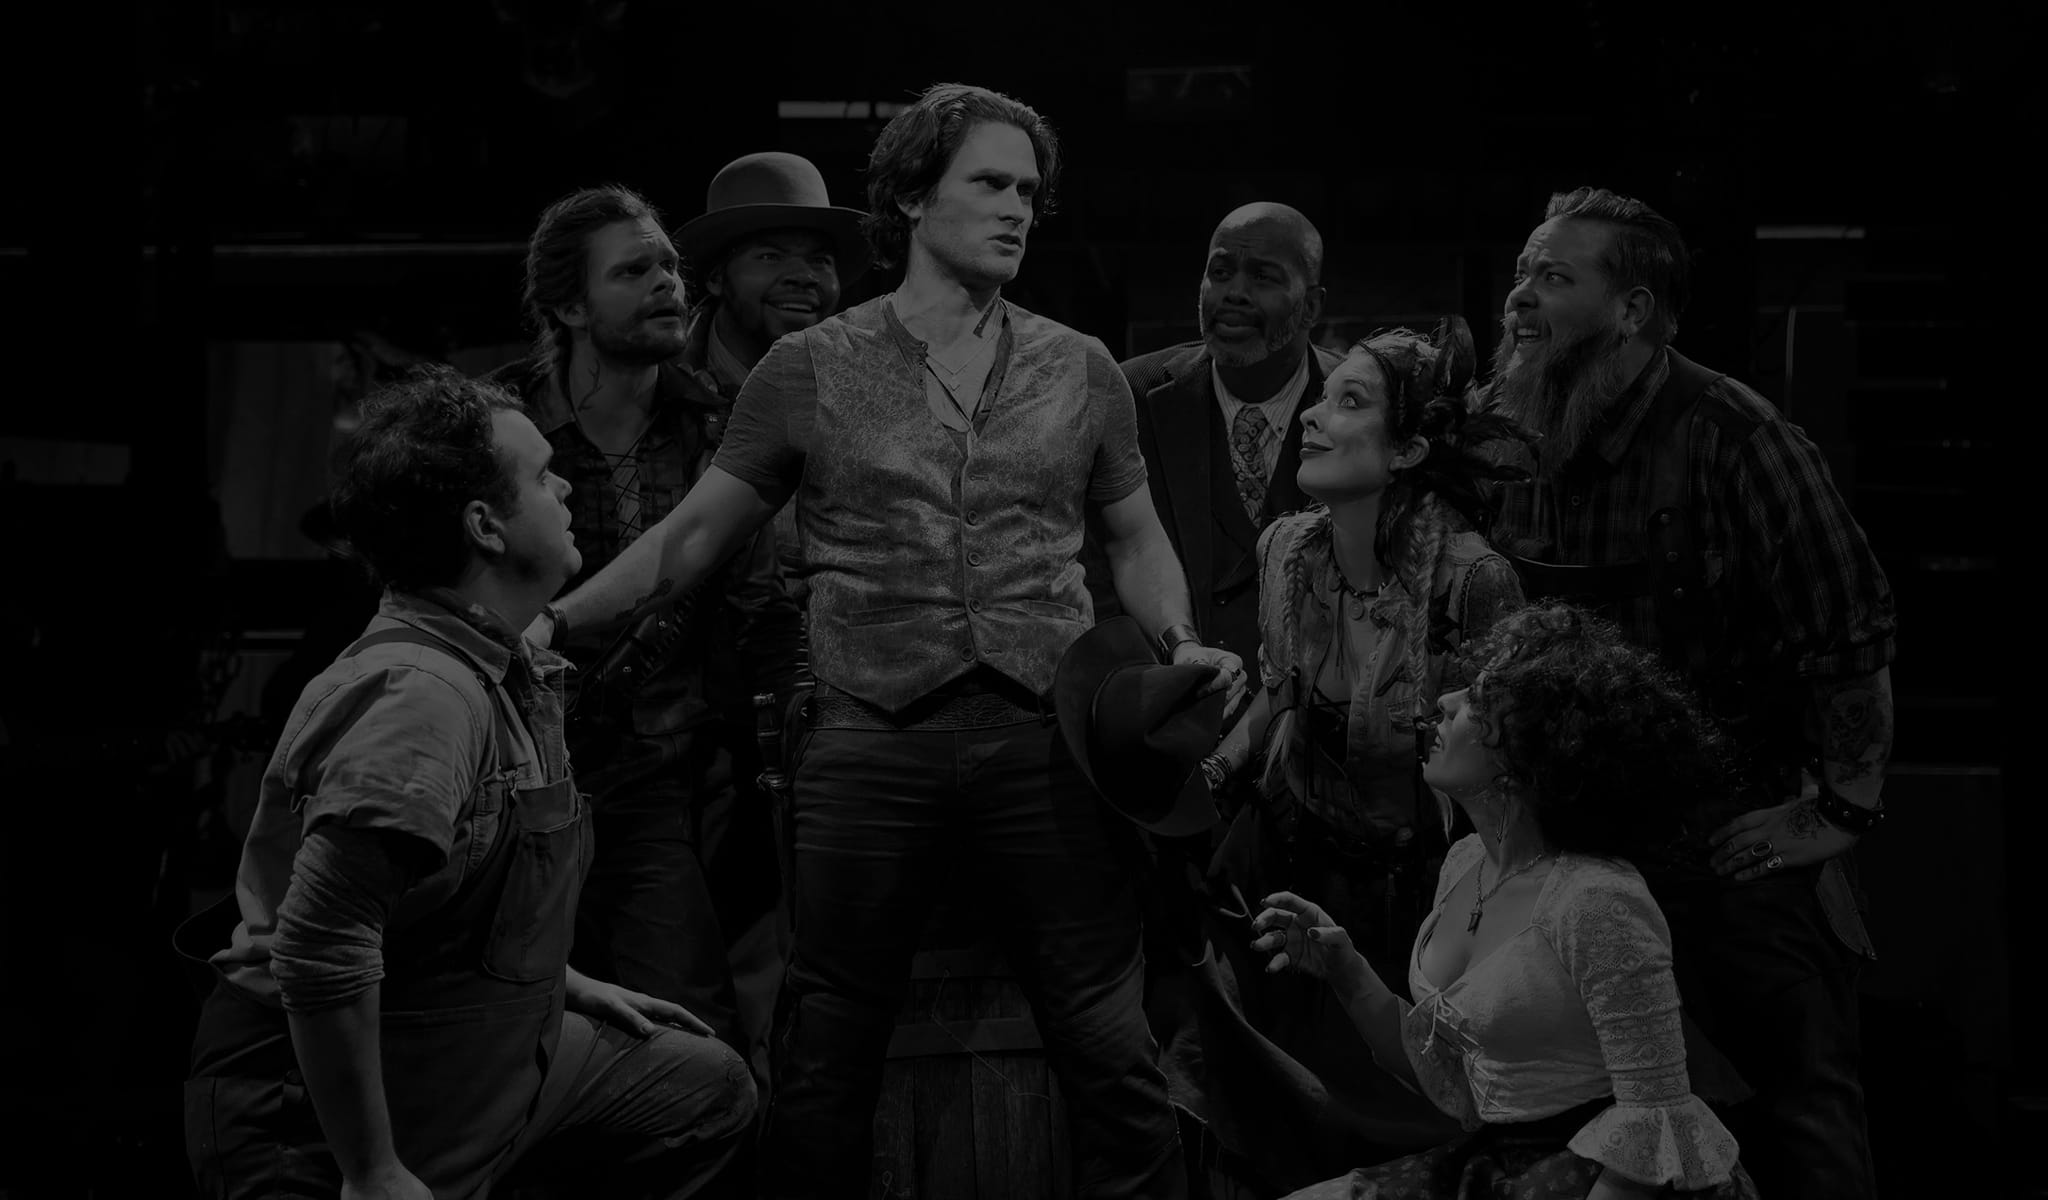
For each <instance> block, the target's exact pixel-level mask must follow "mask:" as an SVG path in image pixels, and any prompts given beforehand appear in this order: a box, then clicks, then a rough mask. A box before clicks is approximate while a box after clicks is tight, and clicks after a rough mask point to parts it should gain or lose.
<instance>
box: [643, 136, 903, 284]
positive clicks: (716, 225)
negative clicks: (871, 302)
mask: <svg viewBox="0 0 2048 1200" xmlns="http://www.w3.org/2000/svg"><path fill="white" fill-rule="evenodd" d="M866 215H867V214H865V213H863V212H861V211H860V210H859V209H853V208H838V207H835V206H834V205H833V203H832V198H831V197H830V196H829V195H827V194H826V192H825V177H824V175H822V174H820V173H819V171H818V168H817V167H815V166H813V165H812V164H811V160H810V159H808V158H804V157H802V156H800V155H796V154H785V153H783V152H782V151H780V150H770V151H766V152H764V153H761V154H749V155H746V156H745V157H742V158H736V159H734V160H732V161H731V162H729V163H727V164H725V166H724V167H722V168H720V169H719V172H718V174H716V175H713V176H712V177H711V186H710V187H709V188H707V189H706V190H705V194H704V215H703V216H701V217H698V218H696V219H695V220H693V221H691V222H690V223H689V224H687V225H684V226H683V227H682V228H681V229H679V230H677V231H676V235H675V244H676V252H677V253H678V254H680V255H682V257H683V259H684V261H686V262H688V263H689V264H690V265H691V266H692V267H695V268H696V269H697V270H699V271H706V270H709V269H711V268H712V267H713V266H715V265H716V264H717V262H718V256H719V255H720V254H721V253H723V252H724V250H725V248H726V247H727V246H730V245H732V244H733V242H734V241H736V240H737V239H739V238H742V237H745V236H746V235H747V234H750V233H761V232H764V231H766V230H770V229H815V230H817V231H818V232H819V233H822V234H824V235H825V236H826V237H829V238H831V239H832V242H833V250H834V257H835V259H836V260H837V270H838V274H839V282H840V283H841V285H845V284H848V283H852V282H853V281H854V280H856V279H858V278H860V276H861V275H862V274H863V273H865V272H866V271H867V269H868V259H869V252H868V240H867V236H866V235H865V234H863V233H862V232H861V229H860V223H861V219H862V218H863V217H865V216H866Z"/></svg>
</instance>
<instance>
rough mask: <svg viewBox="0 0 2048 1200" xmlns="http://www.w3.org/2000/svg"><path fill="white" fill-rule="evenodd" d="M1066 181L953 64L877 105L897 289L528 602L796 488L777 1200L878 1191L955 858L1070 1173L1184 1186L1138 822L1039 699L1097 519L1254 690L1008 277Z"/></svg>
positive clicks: (1237, 679) (1126, 414) (1182, 656)
mask: <svg viewBox="0 0 2048 1200" xmlns="http://www.w3.org/2000/svg"><path fill="white" fill-rule="evenodd" d="M1058 175H1059V149H1058V143H1057V141H1056V140H1055V138H1054V135H1053V132H1052V130H1051V128H1050V127H1049V126H1048V125H1047V124H1046V122H1045V121H1044V120H1043V119H1042V118H1041V117H1039V115H1038V114H1037V113H1035V112H1033V111H1032V110H1031V109H1030V108H1028V107H1026V106H1025V105H1023V104H1020V103H1018V102H1017V101H1015V100H1012V99H1010V98H1008V97H1006V96H1001V95H998V94H996V93H993V92H989V91H987V90H985V89H982V88H974V87H966V86H962V85H957V84H942V85H939V86H937V87H934V88H932V89H930V90H929V91H927V92H926V93H925V94H924V96H923V97H922V98H920V99H919V100H918V101H917V102H916V103H915V104H912V105H911V106H909V107H908V108H906V109H905V110H904V111H903V112H902V113H899V114H898V115H897V116H896V117H895V118H894V119H892V120H891V121H890V123H889V125H888V127H887V128H886V129H884V130H883V132H882V135H881V138H880V140H879V141H878V142H877V144H876V146H875V149H874V153H873V155H872V156H871V158H870V160H869V168H868V199H869V214H868V217H867V222H866V226H867V232H868V236H869V239H870V241H871V242H872V243H873V244H874V247H875V250H876V255H877V257H878V258H879V259H881V260H883V261H902V262H903V263H904V266H905V270H904V278H903V283H902V285H901V286H900V287H899V288H898V289H897V290H896V291H895V292H894V293H892V294H890V295H886V296H883V297H880V298H878V299H876V300H873V301H869V302H868V303H865V304H861V305H858V306H856V307H854V308H852V309H850V310H848V311H847V312H845V313H843V314H841V315H839V316H837V317H834V318H832V319H830V320H827V321H823V322H821V323H819V324H818V325H816V326H813V327H812V328H810V329H807V330H804V331H803V332H802V333H799V334H793V335H791V336H788V337H785V338H783V339H781V340H780V341H778V342H777V343H776V344H775V346H774V347H773V348H772V349H770V350H769V352H768V354H767V357H765V358H763V359H762V360H761V362H760V364H759V365H758V366H756V367H755V369H754V371H753V374H752V376H751V377H750V378H749V379H748V381H747V385H746V387H745V388H744V389H743V390H742V391H741V393H740V398H739V402H738V404H737V406H736V407H735V409H734V413H733V421H732V426H731V428H730V430H729V431H728V432H727V434H726V438H725V442H724V444H723V445H722V446H721V448H720V450H719V454H718V458H717V460H716V461H715V462H714V464H713V465H712V467H711V469H710V470H709V471H708V472H707V473H706V474H705V476H704V479H703V481H702V482H700V483H699V484H698V485H697V487H696V489H695V490H693V491H692V492H691V494H690V495H689V496H688V497H686V498H685V499H684V501H683V503H682V504H681V505H680V506H679V507H678V508H677V509H676V510H675V512H674V513H672V514H670V516H669V518H668V519H667V520H665V521H664V522H662V524H661V525H660V526H658V527H657V528H655V529H654V530H651V531H650V532H649V534H648V536H646V537H643V538H642V539H640V541H638V542H636V543H635V544H634V545H633V546H632V547H629V548H628V550H627V551H626V553H624V554H622V555H620V557H619V558H618V559H617V560H616V561H614V562H613V563H612V565H611V566H610V567H609V568H607V569H606V570H605V571H603V572H601V573H599V574H598V575H597V576H595V577H594V578H593V579H591V580H590V582H589V583H587V584H586V585H585V586H584V587H583V588H581V589H579V590H578V591H576V592H574V593H571V594H570V595H569V596H568V597H566V598H565V599H564V600H562V601H561V602H560V611H559V614H553V613H551V614H548V615H547V616H546V617H544V619H543V620H542V621H541V622H539V624H540V625H542V626H545V625H546V623H547V621H548V620H552V619H557V617H558V616H559V617H562V618H566V619H567V621H568V623H569V624H570V625H571V626H572V627H574V626H575V625H577V624H578V623H579V622H596V623H604V622H610V621H617V620H622V619H625V618H626V617H628V616H629V615H630V614H632V613H633V612H635V611H637V610H638V609H639V608H640V606H641V605H642V604H644V603H647V602H648V601H650V600H654V599H658V598H661V597H666V596H668V595H672V594H675V593H677V592H678V591H679V590H681V589H685V588H688V587H689V586H690V585H691V584H692V583H693V582H694V581H695V579H696V578H697V577H698V576H699V575H701V574H702V573H703V571H704V570H705V569H706V568H708V567H709V566H710V565H711V564H712V563H714V562H716V561H718V559H719V558H720V557H721V556H722V555H723V554H725V553H726V552H727V547H729V546H732V545H735V544H737V542H738V540H739V539H740V538H742V537H744V536H745V535H746V534H747V532H748V531H749V530H751V529H753V528H755V527H756V526H758V525H759V524H760V523H761V522H763V521H766V520H768V519H769V517H770V516H772V515H773V514H774V512H775V511H776V510H777V509H778V508H780V507H781V505H782V504H783V502H784V501H785V500H787V499H788V498H789V497H791V496H792V495H794V496H795V498H796V502H797V522H798V527H799V528H800V529H801V530H802V532H803V536H804V543H805V545H804V554H805V564H806V568H807V570H808V571H809V574H810V581H811V604H810V622H811V625H810V629H811V646H812V656H813V658H812V661H813V668H814V671H815V673H816V675H817V678H818V687H817V694H816V696H815V697H814V698H813V700H812V702H811V705H810V715H809V721H808V725H809V728H808V730H807V731H806V732H805V734H804V737H803V739H802V741H801V743H800V749H799V753H798V755H797V766H796V781H795V788H796V797H795V798H796V888H795V891H796V948H795V954H794V956H793V959H792V961H791V965H790V970H789V975H788V979H787V984H786V989H785V996H784V1001H783V1009H782V1011H783V1012H784V1013H785V1014H786V1022H787V1023H786V1025H785V1027H784V1029H783V1031H782V1033H781V1035H780V1038H779V1041H778V1044H777V1056H776V1064H775V1077H776V1080H777V1087H776V1092H775V1096H774V1098H773V1101H772V1103H771V1106H770V1111H769V1116H768V1121H767V1127H766V1129H765V1131H764V1134H763V1137H764V1139H765V1141H764V1145H763V1149H762V1153H761V1158H762V1161H763V1167H764V1176H763V1179H762V1188H761V1191H762V1194H763V1195H765V1196H771V1197H787V1196H833V1197H839V1196H846V1195H857V1194H860V1193H861V1192H864V1191H866V1190H867V1186H868V1183H867V1180H866V1178H865V1176H866V1172H867V1170H868V1166H869V1161H870V1147H871V1129H872V1122H873V1113H874V1105H875V1100H876V1095H877V1091H878V1088H879V1086H880V1081H881V1070H882V1062H883V1055H884V1052H885V1049H886V1047H887V1045H888V1041H889V1035H890V1031H891V1028H892V1026H893V1024H894V1020H895V1014H896V1010H897V1007H898V1005H899V1003H900V1002H901V1000H902V997H903V993H904V990H905V987H906V985H907V980H908V974H909V966H910V959H911V955H912V953H913V952H914V951H915V949H916V947H917V944H918V940H919V937H920V935H921V934H922V932H923V929H924V924H925V918H926V915H927V914H928V912H929V911H930V907H931V904H932V902H933V900H934V899H935V898H936V896H935V893H936V891H937V889H938V886H939V884H940V883H941V882H942V880H943V879H944V878H945V876H946V875H947V874H948V873H949V872H950V871H951V870H952V869H953V868H954V866H955V865H956V863H957V865H958V867H959V868H960V871H961V873H962V875H963V876H964V877H966V878H971V879H973V880H974V881H975V883H976V885H977V886H978V887H979V888H980V889H982V891H983V892H984V895H985V898H986V900H987V901H988V902H989V907H990V909H991V910H992V911H993V912H995V913H996V914H998V915H999V917H1000V918H1002V919H1003V923H1004V926H1005V928H1004V929H1003V931H1002V932H1003V935H1004V937H1003V941H1004V944H1005V945H1006V946H1007V947H1008V948H1009V949H1010V952H1011V958H1012V963H1013V965H1014V967H1015V968H1016V971H1017V973H1018V975H1019V976H1020V977H1021V978H1022V980H1023V982H1024V985H1025V988H1026V992H1027V994H1028V995H1030V996H1031V997H1032V999H1033V1004H1034V1009H1035V1013H1036V1016H1037V1020H1038V1024H1039V1028H1040V1030H1041V1032H1042V1034H1043V1036H1044V1038H1045V1042H1046V1046H1047V1052H1048V1059H1049V1061H1050V1063H1051V1065H1052V1067H1053V1069H1054V1071H1056V1072H1057V1073H1058V1075H1059V1078H1060V1083H1061V1087H1062V1091H1063V1092H1064V1094H1065V1096H1066V1098H1067V1103H1068V1108H1069V1114H1070V1117H1071V1119H1072V1122H1073V1126H1074V1135H1073V1136H1074V1162H1075V1170H1076V1174H1077V1176H1078V1180H1077V1182H1078V1185H1079V1192H1080V1194H1082V1195H1087V1196H1124V1197H1129V1196H1148V1197H1153V1196H1180V1195H1183V1194H1185V1192H1186V1188H1187V1183H1186V1177H1185V1171H1184V1168H1183V1166H1182V1163H1181V1158H1180V1153H1179V1145H1178V1142H1177V1139H1176V1137H1175V1132H1174V1117H1173V1112H1172V1109H1171V1107H1170V1105H1169V1103H1168V1100H1167V1094H1166V1084H1165V1079H1164V1077H1163V1075H1162V1074H1161V1073H1160V1070H1159V1068H1158V1066H1157V1065H1156V1063H1155V1061H1154V1059H1155V1057H1156V1048H1155V1046H1154V1044H1153V1042H1152V1038H1151V1035H1150V1034H1149V1032H1148V1031H1147V1029H1146V1024H1145V1019H1144V1015H1143V1013H1142V1011H1141V1009H1140V994H1141V991H1142V955H1141V953H1140V949H1139V920H1138V913H1137V907H1136V901H1135V898H1134V896H1133V894H1132V889H1131V885H1130V883H1129V876H1128V870H1127V864H1126V860H1125V859H1124V857H1123V850H1124V849H1125V847H1123V846H1120V845H1119V843H1120V842H1124V841H1126V840H1127V839H1128V838H1129V836H1130V832H1131V831H1130V827H1129V826H1127V825H1124V824H1122V822H1121V821H1120V820H1119V818H1117V817H1116V816H1115V815H1114V814H1113V813H1111V812H1110V811H1109V810H1108V809H1107V808H1106V807H1105V806H1104V805H1102V804H1101V803H1100V802H1099V801H1098V800H1097V799H1096V797H1095V796H1094V795H1093V793H1092V792H1091V790H1090V787H1089V785H1088V783H1087V781H1086V779H1085V777H1084V776H1083V775H1082V774H1081V772H1080V769H1079V768H1078V767H1077V765H1076V764H1075V762H1074V760H1073V757H1072V755H1071V754H1070V753H1069V752H1068V751H1067V750H1066V749H1065V748H1064V744H1063V742H1062V740H1061V739H1060V737H1059V735H1058V732H1057V730H1056V728H1055V726H1054V724H1053V714H1052V708H1051V706H1050V704H1049V703H1048V701H1047V695H1048V693H1049V691H1050V689H1051V687H1052V682H1053V674H1054V669H1055V667H1056V665H1057V664H1058V662H1059V660H1060V657H1061V655H1062V653H1063V652H1064V651H1065V650H1066V649H1067V647H1068V646H1069V645H1070V644H1071V643H1072V642H1073V641H1074V639H1075V638H1077V637H1078V636H1080V634H1081V633H1082V631H1083V630H1085V629H1087V628H1088V627H1089V625H1090V624H1091V623H1092V620H1093V611H1092V605H1091V604H1090V601H1089V597H1088V591H1087V589H1086V587H1085V586H1083V583H1082V569H1081V567H1080V565H1079V563H1078V561H1077V559H1078V556H1079V552H1080V549H1081V539H1082V522H1083V517H1084V514H1095V515H1097V516H1099V519H1100V521H1101V524H1102V527H1103V528H1104V530H1105V531H1106V535H1107V536H1106V538H1105V540H1104V548H1105V550H1106V552H1107V555H1108V559H1109V563H1110V569H1111V573H1112V576H1113V578H1114V579H1115V583H1116V590H1117V594H1118V596H1119V597H1120V599H1121V600H1122V602H1123V604H1124V607H1125V609H1126V610H1127V611H1128V612H1129V613H1130V614H1131V615H1132V616H1134V617H1136V618H1137V620H1138V622H1139V624H1140V626H1141V627H1142V628H1143V629H1144V630H1145V632H1146V635H1147V636H1148V637H1151V638H1154V639H1156V640H1157V641H1158V644H1159V647H1160V654H1161V656H1162V658H1164V659H1168V660H1170V661H1173V662H1176V663H1200V664H1207V665H1212V666H1214V667H1215V668H1216V678H1215V679H1214V680H1213V681H1212V682H1211V684H1210V685H1209V687H1210V689H1211V690H1221V689H1224V688H1229V689H1231V690H1233V691H1235V690H1237V689H1239V688H1241V687H1242V685H1243V666H1242V664H1241V663H1240V662H1239V660H1238V658H1237V656H1235V655H1232V654H1230V653H1228V652H1226V651H1223V650H1220V649H1214V648H1209V647H1204V646H1202V645H1201V644H1200V642H1199V641H1198V640H1197V639H1196V638H1195V635H1194V632H1193V630H1192V629H1191V628H1190V627H1189V618H1190V613H1189V608H1188V596H1187V584H1186V580H1185V578H1184V577H1183V575H1182V573H1181V569H1180V564H1179V563H1178V562H1177V561H1176V560H1175V558H1174V555H1173V548H1172V545H1171V543H1170V542H1168V540H1167V537H1166V533H1165V531H1164V530H1163V529H1162V528H1161V527H1160V524H1159V519H1158V516H1157V514H1156V513H1155V512H1154V510H1153V507H1152V497H1151V493H1150V492H1149V491H1148V490H1147V489H1146V487H1145V465H1144V460H1143V459H1142V457H1141V456H1140V454H1139V451H1138V443H1137V436H1136V415H1135V406H1134V404H1133V402H1132V399H1131V394H1130V389H1129V387H1128V386H1127V385H1126V384H1125V382H1124V378H1123V375H1122V373H1121V372H1119V371H1118V370H1117V366H1116V362H1115V360H1114V359H1113V358H1111V357H1110V355H1109V352H1108V350H1107V349H1105V348H1104V347H1103V345H1102V343H1101V342H1099V341H1097V340H1095V339H1093V338H1089V337H1084V336H1082V335H1081V334H1078V333H1076V332H1074V331H1073V330H1071V329H1068V328H1066V327H1065V326H1062V325H1059V324H1057V323H1056V322H1053V321H1050V320H1047V319H1046V318H1044V317H1040V316H1037V315H1036V314H1033V313H1029V312H1026V311H1024V310H1023V309H1021V308H1019V307H1017V306H1016V305H1013V304H1009V303H1007V302H1006V301H1004V300H1003V298H1002V287H1003V285H1004V284H1005V283H1007V282H1008V281H1009V280H1011V279H1012V278H1014V277H1015V275H1016V273H1017V269H1018V266H1019V264H1020V263H1021V262H1022V260H1023V257H1024V248H1025V242H1026V238H1027V237H1028V235H1029V234H1030V232H1031V228H1032V225H1033V223H1034V220H1035V218H1036V217H1037V216H1038V215H1039V214H1041V213H1043V212H1044V211H1045V210H1046V208H1047V207H1048V206H1049V202H1050V199H1051V196H1052V193H1053V187H1054V184H1055V183H1056V181H1057V179H1058ZM538 632H541V633H546V632H548V631H547V630H546V629H545V628H542V629H540V630H538Z"/></svg>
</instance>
